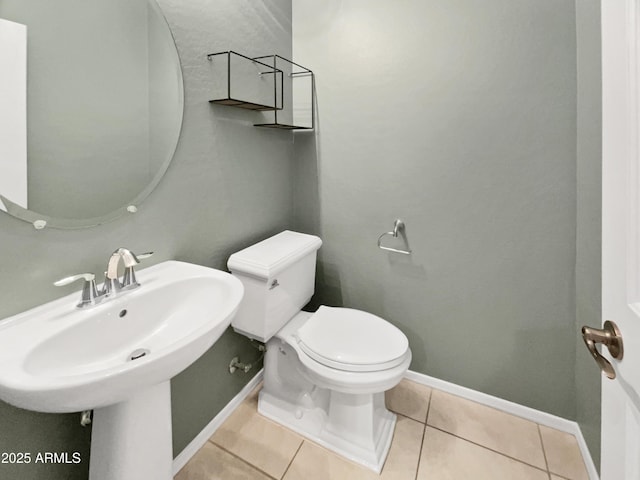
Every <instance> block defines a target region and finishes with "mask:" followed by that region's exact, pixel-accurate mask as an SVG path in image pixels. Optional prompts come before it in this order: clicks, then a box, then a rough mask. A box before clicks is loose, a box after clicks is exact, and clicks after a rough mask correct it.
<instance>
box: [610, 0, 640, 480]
mask: <svg viewBox="0 0 640 480" xmlns="http://www.w3.org/2000/svg"><path fill="white" fill-rule="evenodd" d="M601 5H602V70H603V85H602V91H603V96H602V100H603V104H602V109H603V112H602V113H603V171H602V172H603V178H602V183H603V199H602V202H603V203H602V311H603V322H604V321H605V320H612V321H614V322H615V323H616V324H617V325H618V327H619V329H620V333H621V334H622V338H623V341H624V356H623V358H622V359H621V360H619V361H618V360H615V359H613V358H612V357H611V355H610V354H609V352H608V350H607V349H606V348H604V347H603V348H602V354H603V356H604V357H605V358H606V359H607V360H608V361H610V362H611V364H612V365H613V367H614V369H615V371H616V373H617V376H616V378H615V379H614V380H609V379H607V378H606V377H605V376H604V375H603V378H602V471H601V477H602V480H636V479H637V480H640V345H638V343H640V149H639V146H638V142H639V141H640V134H639V133H640V121H639V119H638V118H639V117H638V115H639V112H640V109H639V108H638V107H639V106H640V103H639V98H640V82H639V80H638V79H639V78H640V77H639V66H640V61H639V56H640V46H639V45H638V42H639V40H640V30H639V29H640V17H639V15H640V0H602V2H601Z"/></svg>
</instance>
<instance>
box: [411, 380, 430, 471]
mask: <svg viewBox="0 0 640 480" xmlns="http://www.w3.org/2000/svg"><path fill="white" fill-rule="evenodd" d="M432 398H433V389H431V390H430V391H429V400H427V415H426V416H425V417H424V424H423V425H424V427H423V429H422V441H421V442H420V451H419V452H418V463H417V464H416V475H415V477H414V480H418V472H419V471H420V459H421V458H422V449H423V448H424V437H425V435H426V434H427V419H428V418H429V410H431V399H432Z"/></svg>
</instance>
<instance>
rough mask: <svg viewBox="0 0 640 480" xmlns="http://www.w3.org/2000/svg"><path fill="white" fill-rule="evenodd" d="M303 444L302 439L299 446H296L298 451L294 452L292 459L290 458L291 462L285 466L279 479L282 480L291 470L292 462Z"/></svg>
mask: <svg viewBox="0 0 640 480" xmlns="http://www.w3.org/2000/svg"><path fill="white" fill-rule="evenodd" d="M304 442H305V440H304V439H302V441H301V442H300V445H298V449H297V450H296V453H294V454H293V457H291V461H290V462H289V465H287V468H285V469H284V473H283V474H282V477H280V478H281V479H282V478H284V477H285V476H286V475H287V472H288V471H289V469H290V468H291V465H292V464H293V461H294V460H295V459H296V457H297V456H298V452H300V449H301V448H302V445H304Z"/></svg>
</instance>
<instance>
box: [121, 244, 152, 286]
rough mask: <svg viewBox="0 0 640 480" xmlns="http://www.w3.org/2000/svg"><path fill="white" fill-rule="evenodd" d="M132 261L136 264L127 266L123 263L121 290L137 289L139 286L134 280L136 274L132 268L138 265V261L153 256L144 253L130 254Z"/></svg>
mask: <svg viewBox="0 0 640 480" xmlns="http://www.w3.org/2000/svg"><path fill="white" fill-rule="evenodd" d="M131 255H132V256H133V259H134V260H136V263H134V264H131V265H127V264H126V263H125V269H124V276H123V277H122V288H136V287H139V286H140V284H139V283H138V281H137V280H136V272H135V270H134V269H133V267H134V266H135V265H136V264H138V263H140V260H144V259H145V258H149V257H150V256H152V255H153V252H145V253H140V254H135V253H131Z"/></svg>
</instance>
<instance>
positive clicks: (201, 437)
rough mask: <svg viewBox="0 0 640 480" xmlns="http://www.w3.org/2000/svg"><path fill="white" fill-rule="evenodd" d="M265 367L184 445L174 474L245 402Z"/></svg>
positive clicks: (177, 459)
mask: <svg viewBox="0 0 640 480" xmlns="http://www.w3.org/2000/svg"><path fill="white" fill-rule="evenodd" d="M262 375H263V369H261V370H260V371H259V372H258V373H256V374H255V376H254V377H253V378H252V379H251V380H249V383H247V384H246V385H245V386H244V388H243V389H242V390H240V391H239V392H238V394H237V395H236V396H235V397H233V398H232V399H231V401H230V402H229V403H227V404H226V405H225V407H224V408H223V409H222V410H220V412H219V413H218V414H217V415H216V416H215V417H214V418H213V420H211V421H210V422H209V423H208V425H207V426H206V427H204V428H203V429H202V431H201V432H200V433H199V434H198V435H197V436H196V438H194V439H193V440H191V442H189V445H187V446H186V447H184V450H182V451H181V452H180V453H179V454H178V456H177V457H176V458H174V459H173V475H174V476H175V475H176V474H177V473H178V472H179V471H180V470H181V469H182V467H184V466H185V465H186V464H187V462H188V461H189V460H191V457H193V456H194V455H195V454H196V453H197V452H198V450H200V449H201V448H202V447H203V446H204V444H205V443H207V440H209V438H211V435H213V434H214V433H215V431H216V430H217V429H218V427H220V425H222V424H223V423H224V421H225V420H226V419H227V418H229V415H231V414H232V413H233V411H234V410H235V409H236V408H237V407H238V406H239V405H240V404H241V403H242V402H243V400H244V399H245V398H247V397H248V396H249V394H250V393H251V392H252V391H253V389H254V388H256V387H257V386H258V384H259V383H260V382H261V381H262Z"/></svg>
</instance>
